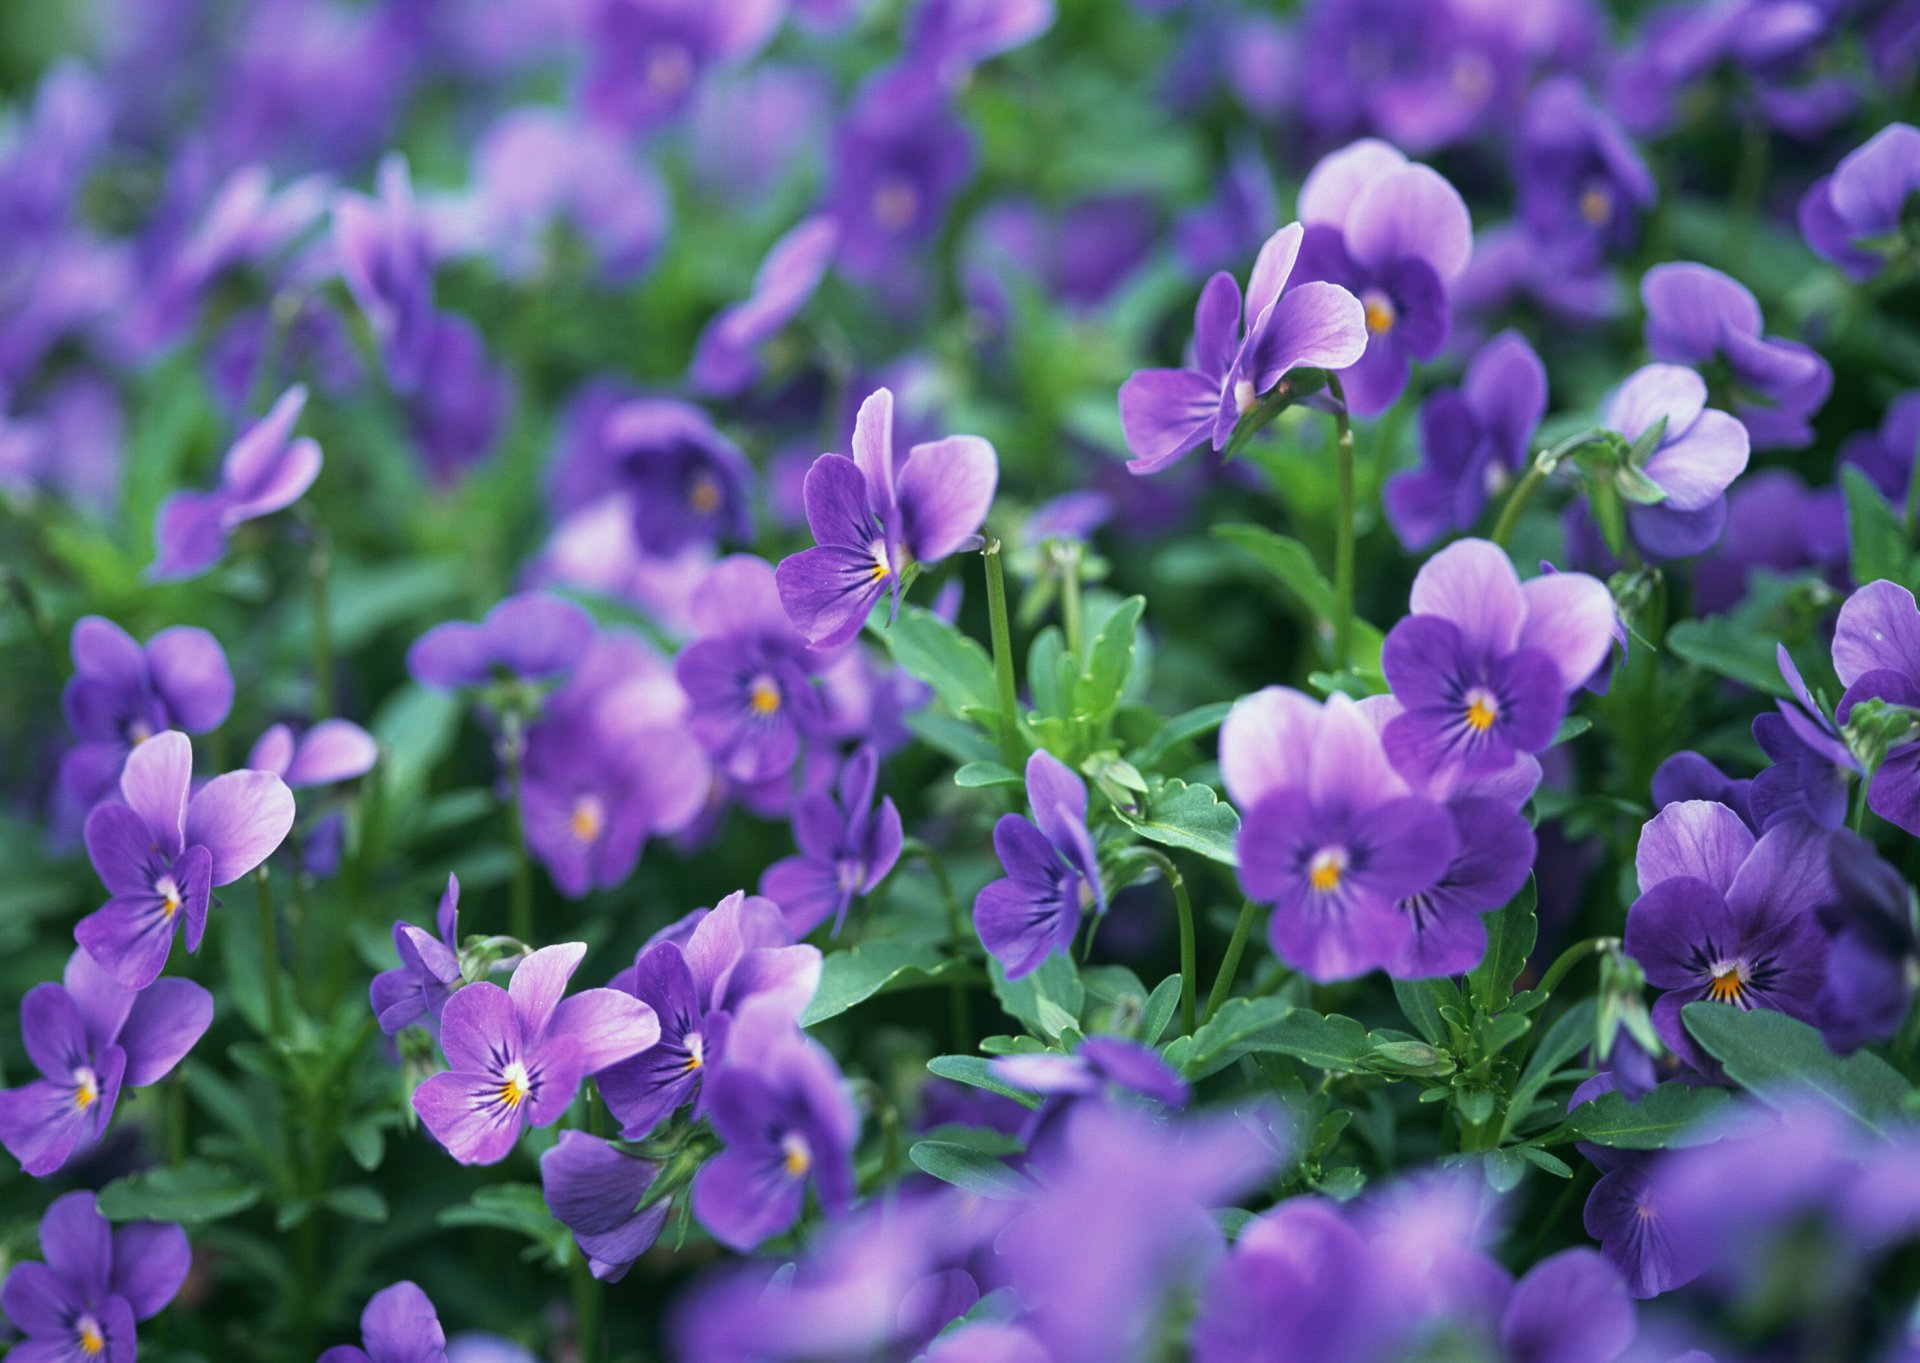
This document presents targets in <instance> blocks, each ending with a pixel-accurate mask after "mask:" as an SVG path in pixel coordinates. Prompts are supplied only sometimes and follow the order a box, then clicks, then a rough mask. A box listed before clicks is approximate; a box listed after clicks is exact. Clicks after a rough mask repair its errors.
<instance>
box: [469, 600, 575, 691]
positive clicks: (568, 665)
mask: <svg viewBox="0 0 1920 1363" xmlns="http://www.w3.org/2000/svg"><path fill="white" fill-rule="evenodd" d="M484 628H485V629H486V632H487V640H488V643H489V644H490V646H491V647H492V649H493V652H494V655H495V656H496V657H497V658H498V660H499V661H500V662H501V663H502V664H503V665H505V666H506V667H507V668H508V670H510V671H511V672H513V673H514V675H516V676H518V677H520V678H521V679H522V680H525V681H547V680H550V679H551V678H554V677H558V676H561V675H563V674H565V673H567V672H569V671H571V670H572V668H573V665H574V664H575V663H577V662H579V661H580V658H581V655H582V654H584V653H585V652H586V651H587V649H588V647H589V646H590V645H591V644H592V643H593V617H592V616H591V615H588V614H587V613H586V611H585V610H583V609H582V608H581V607H579V606H576V605H575V604H574V603H573V602H571V601H567V600H563V599H562V598H560V597H557V596H549V595H547V594H546V593H545V592H524V593H522V594H521V595H519V596H511V597H508V598H507V599H506V600H505V601H502V602H501V603H500V604H499V605H497V606H495V607H494V608H493V609H492V610H490V611H488V612H487V619H486V624H485V626H484Z"/></svg>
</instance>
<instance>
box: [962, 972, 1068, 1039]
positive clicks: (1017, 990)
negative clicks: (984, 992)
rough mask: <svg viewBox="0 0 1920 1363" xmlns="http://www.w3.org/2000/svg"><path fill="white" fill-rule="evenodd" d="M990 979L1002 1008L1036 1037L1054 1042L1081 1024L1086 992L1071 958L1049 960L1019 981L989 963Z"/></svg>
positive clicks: (988, 973)
mask: <svg viewBox="0 0 1920 1363" xmlns="http://www.w3.org/2000/svg"><path fill="white" fill-rule="evenodd" d="M987 977H988V979H990V980H991V981H992V982H993V993H994V997H996V998H998V999H999V1000H1000V1006H1001V1007H1002V1008H1004V1009H1006V1010H1007V1012H1008V1013H1009V1014H1010V1015H1011V1016H1013V1017H1015V1018H1018V1019H1019V1020H1020V1022H1021V1023H1022V1024H1023V1025H1025V1027H1026V1028H1027V1030H1028V1031H1030V1032H1032V1033H1033V1034H1034V1035H1035V1036H1039V1037H1045V1038H1046V1039H1047V1040H1048V1041H1052V1040H1054V1039H1056V1038H1057V1037H1059V1035H1060V1033H1061V1032H1063V1031H1065V1030H1066V1029H1067V1028H1068V1027H1073V1026H1077V1025H1078V1024H1079V1021H1080V1009H1081V1008H1082V1007H1084V1006H1085V1004H1086V1001H1087V991H1086V987H1085V986H1084V985H1082V984H1081V983H1080V972H1079V970H1078V969H1076V968H1075V966H1074V964H1073V958H1072V957H1071V956H1066V955H1054V956H1049V957H1047V959H1046V960H1045V961H1043V962H1041V963H1040V965H1039V967H1038V968H1037V969H1035V970H1033V971H1032V972H1031V973H1029V974H1026V975H1023V976H1021V977H1020V978H1019V979H1017V980H1009V979H1008V978H1007V973H1006V970H1005V968H1004V967H1003V966H1001V964H1000V962H998V961H996V960H992V959H989V960H988V962H987Z"/></svg>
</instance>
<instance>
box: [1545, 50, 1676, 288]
mask: <svg viewBox="0 0 1920 1363" xmlns="http://www.w3.org/2000/svg"><path fill="white" fill-rule="evenodd" d="M1514 160H1515V163H1516V164H1515V168H1514V173H1515V179H1516V181H1517V182H1518V185H1519V211H1520V218H1521V221H1523V222H1524V223H1525V224H1526V226H1527V231H1528V232H1529V233H1530V234H1531V235H1532V237H1533V238H1534V239H1535V240H1537V241H1539V242H1542V243H1545V244H1546V245H1548V246H1549V247H1551V248H1553V249H1555V250H1557V251H1564V252H1565V253H1566V256H1565V258H1566V259H1567V260H1569V261H1574V262H1578V263H1580V264H1582V265H1588V266H1590V265H1594V264H1597V263H1598V262H1599V261H1600V260H1602V259H1603V258H1605V257H1607V256H1619V255H1624V254H1625V253H1626V252H1627V251H1628V250H1629V249H1631V247H1632V246H1633V242H1634V238H1635V236H1636V235H1637V234H1638V232H1639V228H1640V215H1641V214H1642V213H1644V212H1646V211H1647V209H1649V208H1651V207H1652V206H1653V202H1654V198H1655V194H1656V187H1655V185H1654V181H1653V173H1652V172H1651V171H1649V170H1648V169H1647V163H1646V162H1645V161H1644V160H1642V159H1641V157H1640V153H1639V151H1638V150H1636V149H1635V147H1634V145H1633V143H1632V142H1631V141H1630V140H1629V139H1628V137H1627V134H1626V132H1625V130H1623V129H1622V128H1621V127H1620V125H1619V124H1618V123H1617V122H1615V121H1614V119H1613V117H1612V116H1611V115H1610V114H1607V113H1606V112H1604V111H1603V110H1601V109H1600V108H1599V107H1598V106H1597V105H1595V104H1594V102H1593V100H1592V98H1591V97H1590V96H1588V94H1587V92H1586V90H1585V88H1584V87H1583V86H1582V85H1581V84H1580V82H1579V81H1578V80H1577V79H1576V78H1575V77H1572V76H1554V77H1550V78H1549V79H1547V80H1544V81H1542V82H1541V83H1540V84H1539V85H1537V86H1535V87H1534V91H1533V93H1532V95H1530V96H1529V97H1528V99H1527V107H1526V112H1525V113H1524V114H1523V115H1522V116H1521V123H1520V137H1519V139H1518V142H1517V144H1516V147H1515V152H1514Z"/></svg>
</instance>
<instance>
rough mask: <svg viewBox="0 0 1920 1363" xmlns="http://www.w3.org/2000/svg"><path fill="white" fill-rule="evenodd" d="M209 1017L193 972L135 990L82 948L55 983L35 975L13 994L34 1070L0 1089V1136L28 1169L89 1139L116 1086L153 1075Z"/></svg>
mask: <svg viewBox="0 0 1920 1363" xmlns="http://www.w3.org/2000/svg"><path fill="white" fill-rule="evenodd" d="M212 1021H213V996H212V995H211V994H209V993H208V992H207V991H206V990H205V989H203V988H201V987H200V986H199V985H197V984H195V983H194V982H193V981H192V980H156V981H154V983H153V984H152V985H150V986H148V987H147V988H146V989H143V990H140V991H137V992H136V991H135V990H132V989H129V988H127V987H126V986H125V985H122V984H120V983H119V982H118V981H116V980H115V979H114V978H113V977H112V976H110V975H108V974H107V973H106V971H104V970H102V969H101V968H100V966H99V964H98V963H97V962H95V961H94V959H93V958H92V957H91V956H89V955H87V953H86V952H84V951H76V952H74V953H73V955H72V956H71V957H69V958H68V960H67V972H66V980H65V983H64V984H38V985H35V986H34V987H33V988H32V989H30V990H28V991H27V996H26V997H25V998H24V999H22V1000H21V1001H20V1032H21V1036H22V1039H23V1040H24V1041H25V1042H26V1048H27V1057H28V1058H29V1059H30V1060H32V1061H33V1064H34V1068H35V1069H37V1070H39V1071H40V1078H38V1079H36V1080H33V1081H31V1082H29V1083H27V1084H24V1085H22V1086H21V1087H19V1088H15V1089H7V1090H5V1091H4V1092H0V1143H4V1144H5V1145H6V1147H7V1150H8V1152H9V1153H10V1154H12V1155H13V1157H14V1158H15V1159H17V1160H19V1161H20V1167H21V1168H22V1169H24V1170H26V1172H27V1173H29V1174H32V1175H34V1176H35V1177H36V1178H39V1177H43V1176H45V1175H47V1174H50V1173H52V1172H53V1171H54V1170H56V1169H58V1168H59V1167H60V1166H61V1165H63V1164H65V1163H66V1162H67V1157H68V1156H69V1155H71V1154H72V1153H73V1151H74V1149H75V1147H77V1146H78V1145H79V1144H80V1143H81V1142H82V1141H94V1140H98V1139H99V1138H100V1136H101V1134H102V1133H103V1132H105V1131H106V1129H107V1121H108V1119H109V1118H110V1117H112V1115H113V1105H114V1100H115V1099H116V1098H118V1097H119V1095H120V1090H121V1089H122V1088H123V1087H124V1088H145V1087H147V1086H148V1085H149V1084H157V1083H159V1082H160V1081H161V1080H162V1079H164V1078H166V1077H167V1075H168V1074H170V1073H171V1072H172V1071H173V1067H174V1066H175V1065H177V1064H179V1063H180V1061H181V1060H182V1059H183V1058H184V1057H185V1056H186V1054H187V1052H188V1051H190V1050H192V1049H193V1047H194V1044H195V1043H196V1042H198V1041H199V1040H200V1038H201V1037H202V1036H203V1035H205V1033H206V1030H207V1027H208V1025H209V1024H210V1023H211V1022H212Z"/></svg>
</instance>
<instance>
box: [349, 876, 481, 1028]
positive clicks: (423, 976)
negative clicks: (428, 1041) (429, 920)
mask: <svg viewBox="0 0 1920 1363" xmlns="http://www.w3.org/2000/svg"><path fill="white" fill-rule="evenodd" d="M459 925H460V880H459V878H458V877H457V876H454V875H451V874H450V875H448V876H447V889H446V893H444V894H442V895H441V896H440V909H439V912H438V913H436V914H435V915H434V926H435V928H436V929H437V931H438V933H439V935H438V936H437V937H436V936H434V935H433V934H431V933H428V932H427V931H425V930H424V929H422V928H417V927H415V926H414V925H413V924H411V923H409V922H407V921H406V920H405V919H400V920H399V921H397V922H395V923H394V925H393V949H394V950H395V951H397V952H398V953H399V954H400V964H399V965H398V966H396V967H395V968H394V969H392V970H383V971H381V972H380V973H379V974H378V975H375V976H374V977H373V984H372V985H371V986H370V987H369V990H368V999H369V1002H370V1003H371V1004H372V1006H373V1015H374V1018H375V1020H376V1021H378V1022H379V1024H380V1030H381V1031H383V1032H385V1033H386V1034H387V1035H388V1036H392V1035H393V1034H394V1033H396V1032H399V1031H402V1030H404V1029H406V1028H407V1027H410V1026H412V1025H413V1024H414V1023H416V1022H419V1021H420V1020H421V1019H422V1018H431V1019H432V1020H433V1024H434V1025H435V1026H438V1025H439V1022H440V1014H441V1013H442V1012H443V1011H444V1010H445V1009H446V1006H447V1000H448V999H449V998H451V997H452V996H453V991H454V990H456V989H458V988H459V987H460V938H459V935H458V934H459Z"/></svg>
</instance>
